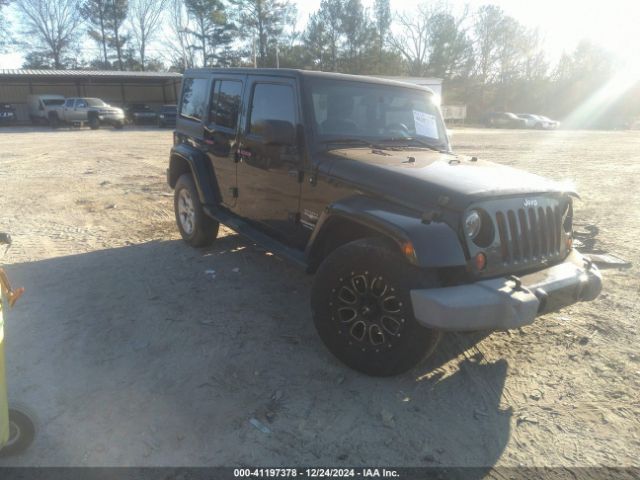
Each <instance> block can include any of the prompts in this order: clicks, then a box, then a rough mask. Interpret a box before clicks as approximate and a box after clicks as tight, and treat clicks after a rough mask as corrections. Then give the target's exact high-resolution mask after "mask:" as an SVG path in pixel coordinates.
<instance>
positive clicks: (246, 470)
mask: <svg viewBox="0 0 640 480" xmlns="http://www.w3.org/2000/svg"><path fill="white" fill-rule="evenodd" d="M275 478H297V479H302V480H310V479H336V478H347V479H349V478H374V479H375V478H388V479H395V480H414V479H415V480H431V479H434V480H449V479H451V480H458V479H459V480H475V479H493V480H521V479H522V480H530V479H532V480H536V479H541V480H601V479H603V480H604V479H606V480H609V479H611V480H637V479H640V467H630V468H616V467H558V468H534V467H522V468H515V467H486V468H482V467H425V468H405V467H401V468H394V467H353V468H352V467H340V468H333V467H202V468H169V467H167V468H124V467H113V468H110V467H69V468H63V467H55V468H52V467H0V480H218V479H221V480H226V479H260V480H264V479H275Z"/></svg>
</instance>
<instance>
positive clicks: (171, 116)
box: [158, 105, 178, 128]
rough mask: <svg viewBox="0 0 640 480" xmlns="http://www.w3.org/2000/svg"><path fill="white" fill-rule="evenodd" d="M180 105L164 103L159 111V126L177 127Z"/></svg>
mask: <svg viewBox="0 0 640 480" xmlns="http://www.w3.org/2000/svg"><path fill="white" fill-rule="evenodd" d="M177 115H178V107H176V106H175V105H163V106H162V108H161V109H160V113H158V127H160V128H164V127H175V126H176V116H177Z"/></svg>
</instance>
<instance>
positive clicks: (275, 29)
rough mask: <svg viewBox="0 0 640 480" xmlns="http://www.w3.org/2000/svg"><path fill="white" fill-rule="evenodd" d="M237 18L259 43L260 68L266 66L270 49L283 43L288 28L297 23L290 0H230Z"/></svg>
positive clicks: (294, 10) (294, 9) (250, 35)
mask: <svg viewBox="0 0 640 480" xmlns="http://www.w3.org/2000/svg"><path fill="white" fill-rule="evenodd" d="M230 2H231V5H232V6H233V9H234V14H235V17H236V18H237V20H238V23H239V24H240V25H241V26H242V30H243V31H245V32H247V33H248V34H249V35H247V36H248V37H250V38H251V39H252V40H255V41H256V42H257V52H256V53H257V57H258V66H261V67H264V66H267V65H266V61H267V57H268V55H269V53H268V52H269V49H270V48H271V47H273V45H274V44H275V43H276V42H279V41H281V37H282V35H283V32H284V30H285V28H286V27H287V26H291V25H293V23H294V21H295V13H296V8H295V6H294V5H293V4H292V3H291V2H290V1H289V0H230Z"/></svg>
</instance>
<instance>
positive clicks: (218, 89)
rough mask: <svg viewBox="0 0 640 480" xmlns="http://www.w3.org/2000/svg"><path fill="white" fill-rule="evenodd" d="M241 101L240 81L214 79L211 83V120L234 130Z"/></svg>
mask: <svg viewBox="0 0 640 480" xmlns="http://www.w3.org/2000/svg"><path fill="white" fill-rule="evenodd" d="M241 102H242V82H239V81H236V80H216V81H215V82H214V83H213V95H212V99H211V113H210V116H209V118H210V119H211V121H212V122H213V123H214V124H216V125H220V126H221V127H227V128H231V129H233V130H235V128H236V125H237V123H238V115H239V113H240V104H241Z"/></svg>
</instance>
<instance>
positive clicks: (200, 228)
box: [173, 173, 220, 247]
mask: <svg viewBox="0 0 640 480" xmlns="http://www.w3.org/2000/svg"><path fill="white" fill-rule="evenodd" d="M173 206H174V210H175V214H176V223H177V224H178V230H180V235H182V238H183V239H184V241H185V242H187V243H188V244H190V245H192V246H194V247H206V246H208V245H211V244H212V243H213V241H214V240H215V239H216V237H217V236H218V229H219V228H220V223H218V222H216V221H215V220H213V219H212V218H210V217H209V216H207V214H206V213H204V210H203V209H202V204H201V203H200V198H199V197H198V191H197V190H196V187H195V184H194V183H193V177H192V176H191V174H189V173H185V174H183V175H181V176H180V178H178V181H177V182H176V188H175V190H174V197H173Z"/></svg>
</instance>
